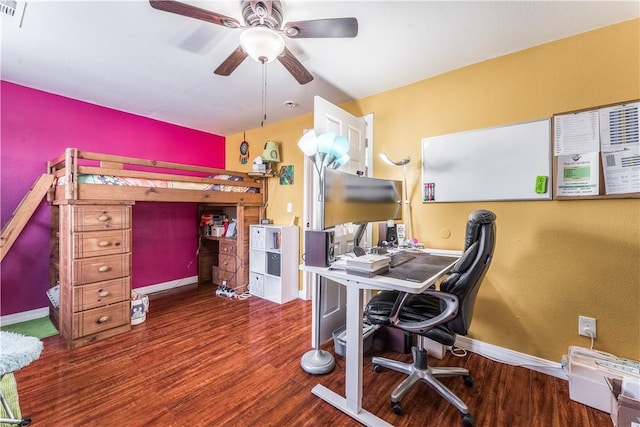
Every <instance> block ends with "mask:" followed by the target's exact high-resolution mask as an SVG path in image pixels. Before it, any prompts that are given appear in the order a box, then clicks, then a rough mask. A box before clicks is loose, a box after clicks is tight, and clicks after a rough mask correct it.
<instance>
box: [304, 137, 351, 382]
mask: <svg viewBox="0 0 640 427" xmlns="http://www.w3.org/2000/svg"><path fill="white" fill-rule="evenodd" d="M298 147H299V148H300V149H301V150H302V152H303V153H304V154H305V156H307V157H309V159H311V161H313V165H314V166H315V168H316V171H317V172H318V180H319V184H320V191H319V194H318V197H319V202H321V203H320V206H321V209H320V211H319V212H317V215H316V216H315V218H316V220H314V224H313V225H314V228H316V229H321V228H322V227H323V223H324V219H323V217H324V206H323V203H324V194H323V179H324V170H325V168H331V169H338V168H339V167H340V166H342V165H344V164H345V163H346V162H348V161H349V154H348V153H349V142H348V141H347V140H346V138H344V137H342V136H336V135H335V134H334V133H333V132H327V133H323V134H322V135H318V136H316V133H315V131H314V130H310V131H308V132H306V133H305V134H304V135H303V136H302V138H300V140H299V141H298ZM321 300H322V286H321V283H320V279H319V278H317V279H316V280H315V289H314V295H313V305H314V307H313V308H314V322H315V325H316V328H315V335H314V337H313V347H314V348H313V349H311V350H309V351H307V352H306V353H305V354H304V355H303V356H302V359H301V360H300V366H301V367H302V369H303V370H304V371H306V372H308V373H310V374H314V375H320V374H327V373H329V372H331V371H332V370H333V368H334V366H335V359H334V357H333V355H332V354H331V353H329V352H328V351H325V350H322V349H321V348H320V322H321V321H322V313H321V311H320V301H321Z"/></svg>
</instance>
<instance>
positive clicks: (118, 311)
mask: <svg viewBox="0 0 640 427" xmlns="http://www.w3.org/2000/svg"><path fill="white" fill-rule="evenodd" d="M128 322H131V302H130V301H123V302H119V303H116V304H112V305H107V306H104V307H99V308H94V309H92V310H87V311H81V312H79V313H73V328H72V330H73V338H79V337H82V336H85V335H89V334H94V333H96V332H100V331H105V330H107V329H111V328H115V327H118V326H122V325H125V324H127V323H128Z"/></svg>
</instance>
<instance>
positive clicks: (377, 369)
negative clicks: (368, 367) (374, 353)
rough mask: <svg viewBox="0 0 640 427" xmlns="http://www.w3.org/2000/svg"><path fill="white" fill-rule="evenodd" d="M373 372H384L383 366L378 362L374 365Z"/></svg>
mask: <svg viewBox="0 0 640 427" xmlns="http://www.w3.org/2000/svg"><path fill="white" fill-rule="evenodd" d="M373 372H376V373H380V372H382V366H380V365H378V364H377V363H376V364H374V365H373Z"/></svg>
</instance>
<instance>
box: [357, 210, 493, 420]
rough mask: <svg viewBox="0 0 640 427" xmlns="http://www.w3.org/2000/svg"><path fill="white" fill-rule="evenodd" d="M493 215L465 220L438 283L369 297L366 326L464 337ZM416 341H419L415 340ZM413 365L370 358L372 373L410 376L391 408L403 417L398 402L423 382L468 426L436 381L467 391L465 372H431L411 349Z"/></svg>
mask: <svg viewBox="0 0 640 427" xmlns="http://www.w3.org/2000/svg"><path fill="white" fill-rule="evenodd" d="M495 220H496V215H495V214H494V213H493V212H491V211H488V210H483V209H480V210H476V211H474V212H472V213H471V214H470V215H469V219H468V222H467V231H466V237H465V245H464V253H463V255H462V257H461V258H460V260H459V261H458V262H457V263H456V264H455V266H454V267H453V270H452V271H451V273H450V274H449V276H448V277H447V278H446V279H445V280H444V281H443V282H442V283H441V284H440V290H436V289H435V287H434V288H431V289H428V290H427V291H425V292H424V293H421V294H409V293H405V292H398V291H382V292H380V293H378V294H376V295H375V296H373V297H372V298H371V300H370V301H369V303H368V304H367V307H366V309H365V315H366V317H367V319H368V320H369V322H371V323H373V324H378V325H386V326H391V327H394V328H398V329H401V330H403V331H407V332H410V333H413V334H417V335H420V336H423V337H427V338H430V339H432V340H434V341H436V342H439V343H441V344H444V345H446V346H451V345H453V344H454V342H455V339H456V335H466V334H467V332H468V330H469V326H470V324H471V318H472V316H473V306H474V303H475V300H476V295H477V294H478V289H479V288H480V283H481V282H482V279H483V278H484V275H485V274H486V272H487V269H488V267H489V264H490V263H491V258H492V254H493V248H494V246H495V230H496V226H495ZM418 341H419V342H421V341H423V340H420V339H419V340H418ZM411 353H412V355H413V364H409V363H402V362H398V361H396V360H390V359H385V358H382V357H374V358H373V368H374V370H375V371H376V372H380V371H381V370H382V367H386V368H390V369H393V370H395V371H399V372H404V373H405V374H408V375H409V376H408V377H407V378H405V379H404V381H402V383H400V385H398V386H397V387H396V389H395V390H394V391H393V393H391V406H392V408H393V411H394V412H395V413H396V414H401V413H402V406H401V405H400V399H401V398H402V396H404V394H405V393H406V392H407V391H408V390H409V389H410V388H411V386H412V385H413V384H414V383H416V382H417V381H418V380H423V381H425V382H426V383H427V384H429V386H431V387H432V388H433V389H435V390H436V391H437V392H438V393H439V394H440V395H441V396H442V397H444V398H445V399H446V400H447V401H448V402H449V403H451V404H452V405H454V406H455V407H456V408H457V409H458V410H459V411H460V412H461V413H462V422H463V425H464V426H466V427H471V426H473V422H474V421H473V417H472V416H471V414H470V413H469V408H468V407H467V405H466V404H465V403H464V402H463V401H462V400H460V398H458V397H457V396H456V395H455V394H453V393H452V392H451V390H449V389H448V388H447V387H445V386H444V385H443V384H442V383H440V382H439V381H438V380H437V378H438V377H450V376H462V378H463V380H464V383H465V384H466V385H467V386H468V387H471V386H472V385H473V378H472V377H471V376H470V375H469V371H468V370H467V369H465V368H457V367H453V368H436V367H429V366H428V365H427V350H425V349H424V348H423V347H422V346H421V345H420V346H417V347H416V346H414V347H412V349H411Z"/></svg>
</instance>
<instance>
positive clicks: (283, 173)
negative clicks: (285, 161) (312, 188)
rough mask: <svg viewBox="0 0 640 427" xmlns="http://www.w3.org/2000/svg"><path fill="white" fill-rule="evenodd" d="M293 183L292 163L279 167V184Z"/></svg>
mask: <svg viewBox="0 0 640 427" xmlns="http://www.w3.org/2000/svg"><path fill="white" fill-rule="evenodd" d="M291 184H293V165H285V166H282V167H281V168H280V185H291Z"/></svg>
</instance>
